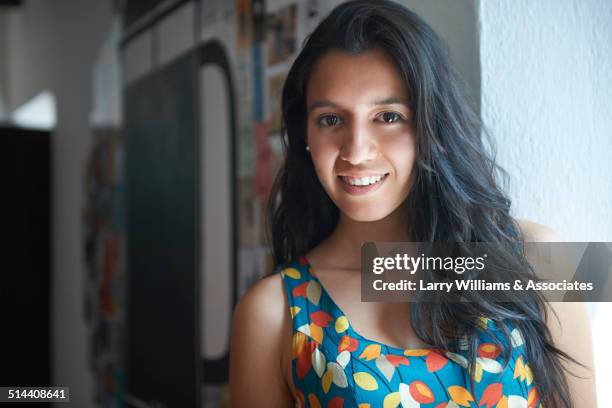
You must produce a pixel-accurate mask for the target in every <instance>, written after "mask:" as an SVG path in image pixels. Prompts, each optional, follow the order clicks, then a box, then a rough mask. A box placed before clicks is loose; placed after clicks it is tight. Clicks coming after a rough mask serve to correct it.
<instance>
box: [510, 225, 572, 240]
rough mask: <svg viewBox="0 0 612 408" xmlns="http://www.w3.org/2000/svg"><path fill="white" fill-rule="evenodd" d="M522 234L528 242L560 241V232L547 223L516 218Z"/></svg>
mask: <svg viewBox="0 0 612 408" xmlns="http://www.w3.org/2000/svg"><path fill="white" fill-rule="evenodd" d="M514 221H515V223H516V225H517V226H518V227H519V230H520V233H521V236H522V237H523V239H524V240H525V241H526V242H558V241H560V240H561V237H560V236H559V234H557V233H556V232H555V231H554V230H552V229H550V228H548V227H547V226H545V225H542V224H539V223H537V222H534V221H531V220H526V219H515V220H514Z"/></svg>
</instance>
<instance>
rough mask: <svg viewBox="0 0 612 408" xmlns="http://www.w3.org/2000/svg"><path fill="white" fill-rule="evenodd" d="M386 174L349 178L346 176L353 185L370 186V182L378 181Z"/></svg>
mask: <svg viewBox="0 0 612 408" xmlns="http://www.w3.org/2000/svg"><path fill="white" fill-rule="evenodd" d="M383 177H384V176H372V177H362V178H357V179H353V178H349V177H344V179H345V180H346V181H348V182H349V184H351V185H353V186H369V185H370V184H374V183H378V182H379V181H380V180H381V179H382V178H383Z"/></svg>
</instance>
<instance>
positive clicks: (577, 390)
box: [517, 220, 597, 408]
mask: <svg viewBox="0 0 612 408" xmlns="http://www.w3.org/2000/svg"><path fill="white" fill-rule="evenodd" d="M517 222H518V224H519V227H520V229H521V232H522V234H523V237H524V238H525V241H527V242H559V241H561V239H560V237H559V235H558V234H556V233H555V232H554V231H552V230H550V229H548V228H546V227H544V226H542V225H540V224H537V223H534V222H531V221H527V220H517ZM547 306H548V310H547V313H548V320H547V322H548V328H549V329H550V331H551V334H552V337H553V341H554V343H555V346H557V347H558V348H559V349H561V350H563V351H565V352H566V353H567V354H569V355H570V356H572V357H573V358H575V359H576V360H578V361H579V362H581V363H582V364H584V365H586V366H587V367H588V369H585V368H583V367H581V366H579V365H577V364H573V363H566V364H565V367H566V368H567V371H568V372H569V373H572V374H574V375H577V376H579V377H583V378H578V377H575V376H574V375H571V374H568V375H567V381H568V384H569V388H570V395H571V396H572V400H573V403H574V406H575V407H577V408H582V407H589V408H596V407H597V394H596V392H595V374H594V364H593V340H592V336H591V320H590V318H589V315H588V313H587V308H586V304H585V303H578V302H548V303H547ZM553 312H554V313H553ZM555 314H556V315H555ZM557 317H558V320H557Z"/></svg>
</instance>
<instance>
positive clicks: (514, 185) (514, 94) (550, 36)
mask: <svg viewBox="0 0 612 408" xmlns="http://www.w3.org/2000/svg"><path fill="white" fill-rule="evenodd" d="M610 22H612V2H610V1H599V0H538V1H532V0H516V1H503V0H481V1H480V4H479V26H480V45H481V46H480V62H481V67H482V71H481V89H482V93H481V104H482V108H481V109H482V117H483V119H484V121H485V124H486V125H487V126H488V127H489V129H490V130H491V132H492V134H493V136H494V138H495V139H496V141H497V145H498V158H499V162H500V164H501V165H502V166H503V167H505V168H506V170H508V171H509V173H510V175H511V186H510V192H511V196H512V198H513V200H514V205H515V212H516V214H515V215H516V216H517V217H519V218H528V219H532V220H534V221H537V222H540V223H542V224H545V225H547V226H549V227H551V228H553V229H554V230H556V231H557V232H559V234H560V235H561V236H562V237H563V239H565V240H567V241H598V240H601V241H612V176H611V175H612V160H611V156H612V97H611V96H610V90H612V24H610Z"/></svg>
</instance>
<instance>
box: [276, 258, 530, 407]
mask: <svg viewBox="0 0 612 408" xmlns="http://www.w3.org/2000/svg"><path fill="white" fill-rule="evenodd" d="M278 271H279V272H280V275H281V277H282V280H283V283H284V285H285V288H286V293H287V294H288V300H289V307H290V310H289V313H290V315H291V318H292V320H293V341H292V371H293V382H294V384H295V403H296V406H299V407H313V408H330V407H331V408H342V407H358V408H371V407H383V408H396V407H400V406H401V407H403V408H460V407H485V408H512V407H525V408H542V405H541V403H540V398H539V396H538V394H537V392H536V388H535V384H534V379H533V374H532V371H531V369H530V367H529V364H528V363H527V362H526V361H525V351H524V342H523V338H522V336H521V333H520V332H519V331H518V330H517V329H516V328H512V327H511V325H510V324H508V328H509V329H510V330H511V339H510V340H511V342H510V343H511V344H510V347H512V357H511V359H510V362H509V365H508V366H507V367H504V366H503V358H501V349H500V347H499V346H498V345H497V340H501V338H499V337H496V336H497V333H499V332H501V330H500V329H499V328H498V327H497V326H496V325H495V324H494V323H493V322H492V321H491V320H490V319H487V318H484V317H483V318H479V319H478V320H477V323H478V325H479V326H480V327H481V328H482V329H483V332H482V335H481V339H480V340H481V341H480V343H479V345H478V348H477V359H476V362H475V365H474V367H473V369H472V367H470V366H469V362H468V360H467V358H466V356H467V354H466V350H467V348H466V344H467V343H466V339H465V338H458V339H457V340H456V347H454V350H453V352H451V351H448V350H437V349H400V348H397V347H392V346H388V345H385V344H381V343H379V342H376V341H372V340H369V339H366V338H364V337H362V336H361V335H360V334H359V333H357V332H355V330H354V329H353V328H352V326H351V324H350V322H349V319H348V318H347V317H346V316H345V315H344V313H343V312H342V310H341V309H340V308H339V307H338V306H337V305H336V304H335V303H334V301H333V299H332V298H331V297H330V296H329V294H328V293H327V292H326V291H325V288H324V287H323V286H322V285H321V282H320V281H319V280H318V278H317V276H316V274H315V273H314V271H313V270H312V268H311V267H310V265H309V263H308V261H307V260H306V258H304V257H300V258H299V259H298V260H297V261H294V262H289V263H288V264H286V265H284V266H283V267H281V268H279V269H278ZM470 371H473V375H474V380H475V384H474V385H475V388H474V393H473V394H472V393H471V392H470V390H469V384H470V374H469V372H470ZM305 395H306V396H307V397H306V398H305V397H304V396H305Z"/></svg>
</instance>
